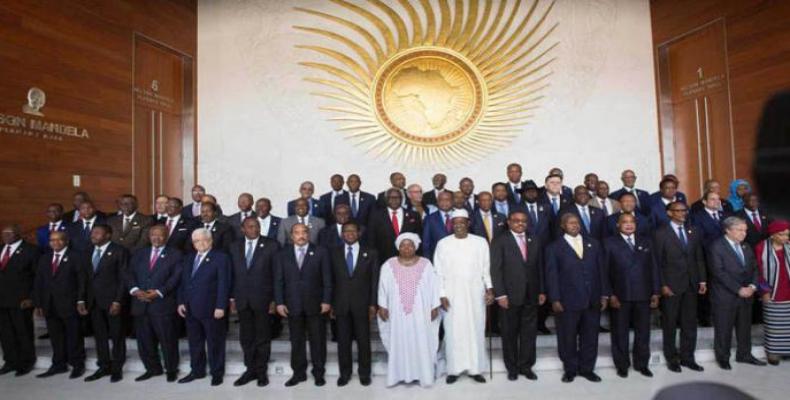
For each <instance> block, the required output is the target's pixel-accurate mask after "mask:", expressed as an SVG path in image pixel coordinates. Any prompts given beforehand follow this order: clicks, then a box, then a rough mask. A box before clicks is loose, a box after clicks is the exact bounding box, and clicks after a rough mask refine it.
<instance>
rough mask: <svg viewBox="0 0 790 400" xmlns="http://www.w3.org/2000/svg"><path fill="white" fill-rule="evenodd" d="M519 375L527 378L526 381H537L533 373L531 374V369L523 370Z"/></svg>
mask: <svg viewBox="0 0 790 400" xmlns="http://www.w3.org/2000/svg"><path fill="white" fill-rule="evenodd" d="M521 375H524V377H525V378H527V379H529V380H531V381H536V380H538V376H537V375H535V372H533V371H532V369H531V368H530V369H525V370H524V371H521Z"/></svg>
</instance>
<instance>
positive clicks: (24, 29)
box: [0, 0, 197, 232]
mask: <svg viewBox="0 0 790 400" xmlns="http://www.w3.org/2000/svg"><path fill="white" fill-rule="evenodd" d="M135 34H139V35H144V36H146V37H148V38H151V39H152V40H155V41H157V42H160V43H163V44H166V45H167V46H169V47H171V48H173V49H177V50H178V51H179V52H180V53H183V54H185V55H187V56H190V57H192V58H193V59H194V57H195V56H196V54H195V52H196V48H197V5H196V2H195V1H194V0H113V1H101V0H92V1H91V0H69V1H66V0H39V1H5V2H0V76H2V77H3V78H2V79H0V114H3V115H7V116H8V115H12V116H20V117H23V118H27V119H28V121H27V122H28V123H29V121H30V120H31V119H43V120H45V121H51V122H58V123H63V124H68V125H74V126H77V127H79V128H84V129H87V130H88V132H89V134H90V138H89V139H80V138H74V137H65V138H62V140H58V141H55V140H45V139H42V138H31V137H24V136H20V135H18V134H12V133H9V132H7V130H8V129H6V131H3V130H2V129H3V124H1V123H0V171H2V174H0V224H2V223H8V222H18V223H21V224H23V227H24V228H25V230H26V231H28V232H29V231H30V230H31V229H32V228H33V227H35V226H36V225H38V224H41V223H42V222H43V221H44V217H43V211H44V208H45V205H46V204H47V203H49V202H51V201H58V202H62V203H63V204H64V205H65V206H66V208H67V209H68V208H70V207H71V204H70V203H71V194H72V193H73V192H74V191H76V190H85V191H87V192H89V193H90V194H91V195H92V196H93V198H94V200H95V201H96V202H97V204H98V207H99V208H100V209H102V210H113V209H114V207H115V205H114V202H115V198H116V196H117V195H118V194H120V193H125V192H131V191H132V137H133V126H134V119H133V108H134V107H133V105H134V93H133V90H132V88H133V81H132V78H133V39H134V37H135ZM193 76H196V75H193ZM33 86H36V87H39V88H41V89H43V90H44V92H45V93H46V95H47V99H46V104H45V106H44V107H43V108H42V110H41V111H42V112H43V113H44V115H45V117H44V118H39V117H35V116H30V115H27V114H24V113H22V106H23V105H24V104H25V103H26V95H27V91H28V89H29V88H30V87H33ZM191 86H192V87H194V82H192V84H191ZM192 116H193V117H194V114H192ZM192 125H193V126H194V123H193V124H192ZM6 128H9V127H8V126H7V125H6ZM75 174H78V175H80V176H81V185H80V187H79V188H75V187H73V186H72V176H73V175H75Z"/></svg>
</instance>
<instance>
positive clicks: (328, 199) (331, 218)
mask: <svg viewBox="0 0 790 400" xmlns="http://www.w3.org/2000/svg"><path fill="white" fill-rule="evenodd" d="M338 204H350V203H349V197H348V190H343V191H342V193H341V194H339V195H338V196H337V197H336V198H335V206H337V205H338ZM318 205H319V207H320V209H321V215H323V216H324V219H326V222H327V225H328V224H330V223H333V224H334V223H335V210H334V209H333V208H332V192H329V193H324V194H322V195H321V197H319V198H318Z"/></svg>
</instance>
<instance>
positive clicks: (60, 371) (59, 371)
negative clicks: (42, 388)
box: [36, 367, 69, 378]
mask: <svg viewBox="0 0 790 400" xmlns="http://www.w3.org/2000/svg"><path fill="white" fill-rule="evenodd" d="M66 372H69V369H68V368H66V367H59V368H55V367H50V368H49V369H48V370H47V371H46V372H44V373H41V374H38V375H36V378H49V377H50V376H55V375H57V374H65V373H66Z"/></svg>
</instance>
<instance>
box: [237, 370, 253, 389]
mask: <svg viewBox="0 0 790 400" xmlns="http://www.w3.org/2000/svg"><path fill="white" fill-rule="evenodd" d="M254 380H255V375H254V374H253V373H252V372H250V371H247V372H245V373H243V374H241V376H240V377H239V379H236V381H235V382H233V386H244V385H246V384H248V383H250V382H252V381H254Z"/></svg>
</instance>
